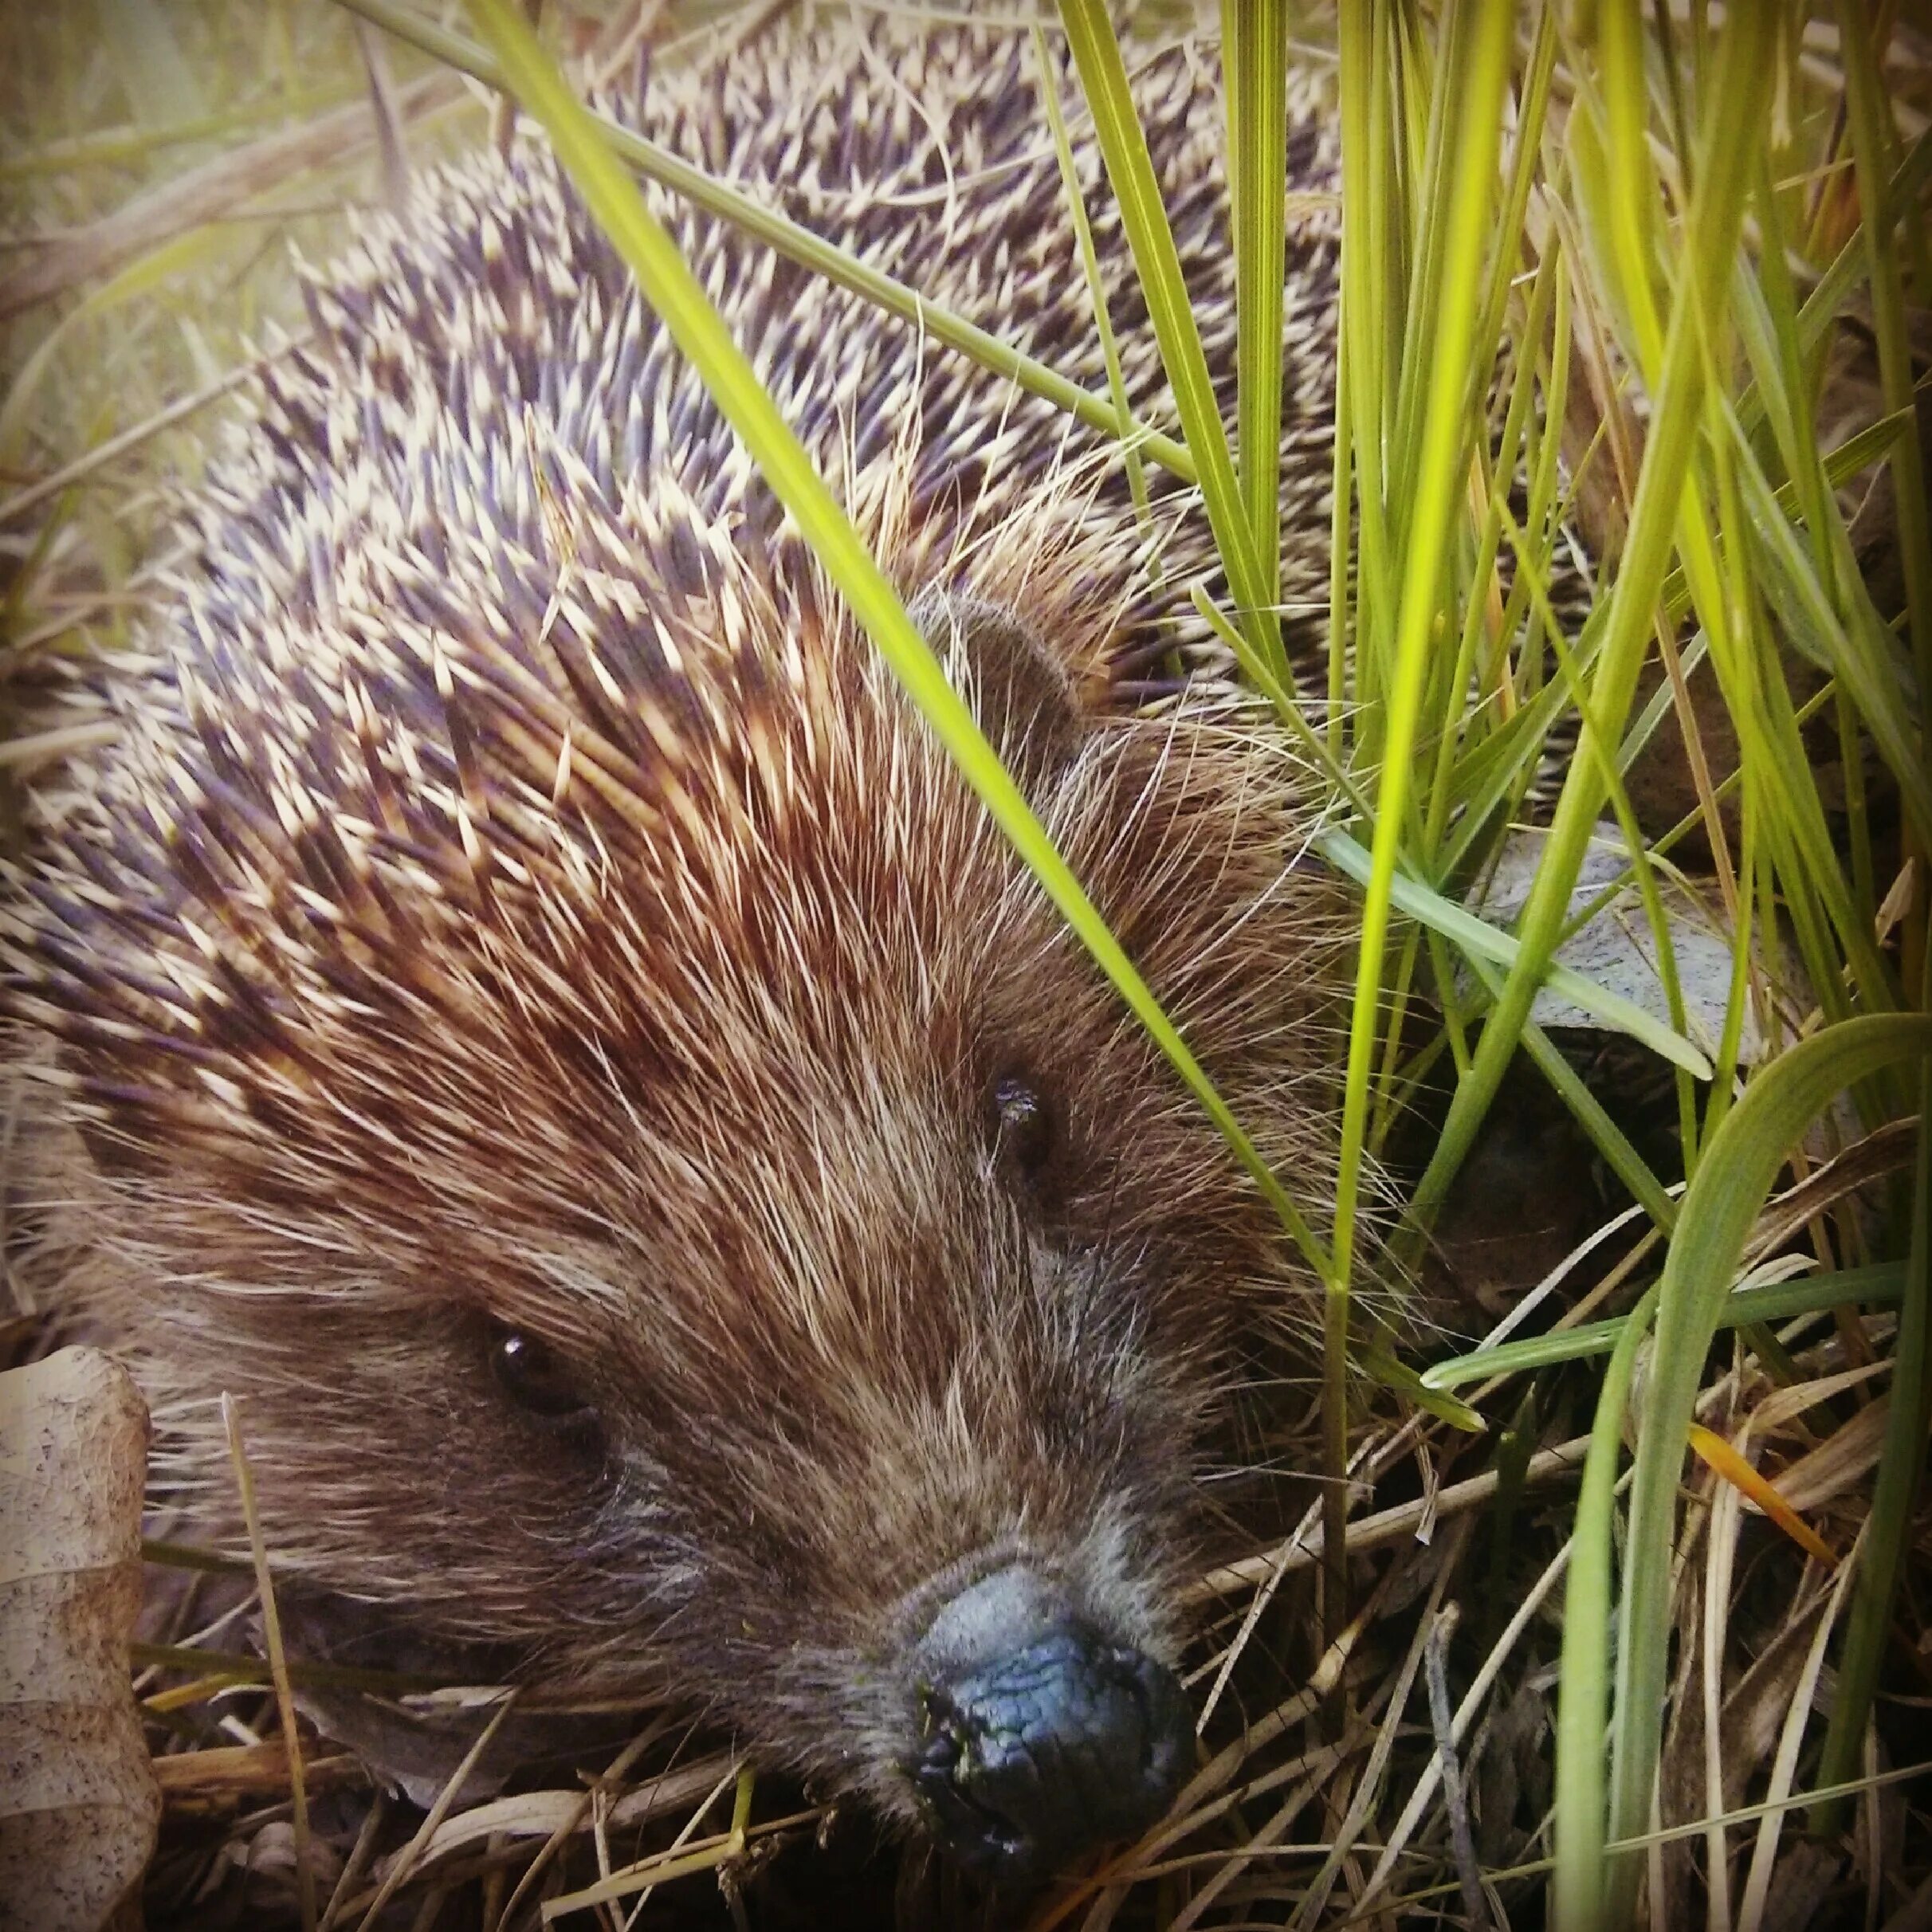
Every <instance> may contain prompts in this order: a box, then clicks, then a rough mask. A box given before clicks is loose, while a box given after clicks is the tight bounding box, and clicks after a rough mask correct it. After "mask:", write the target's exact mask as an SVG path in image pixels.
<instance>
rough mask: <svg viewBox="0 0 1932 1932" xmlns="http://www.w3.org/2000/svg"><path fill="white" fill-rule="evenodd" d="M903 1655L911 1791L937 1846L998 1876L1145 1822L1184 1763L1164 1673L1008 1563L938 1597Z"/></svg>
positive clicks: (1182, 1738)
mask: <svg viewBox="0 0 1932 1932" xmlns="http://www.w3.org/2000/svg"><path fill="white" fill-rule="evenodd" d="M914 1663H915V1672H916V1691H915V1694H916V1698H917V1704H918V1724H919V1739H918V1744H917V1749H916V1751H915V1753H914V1754H913V1757H911V1759H910V1760H909V1762H908V1763H907V1764H906V1765H905V1770H906V1773H907V1775H908V1777H909V1779H910V1781H911V1783H912V1786H913V1792H914V1793H915V1795H916V1797H917V1800H918V1802H919V1804H920V1807H921V1810H922V1811H923V1812H924V1813H925V1817H926V1820H927V1823H928V1824H929V1828H931V1830H932V1831H933V1835H934V1836H935V1837H936V1838H937V1840H938V1841H939V1843H940V1846H941V1847H942V1848H943V1849H944V1851H945V1852H947V1853H948V1855H950V1856H951V1857H952V1858H953V1859H956V1860H957V1861H958V1862H959V1863H961V1864H963V1865H967V1866H970V1867H974V1868H976V1869H978V1870H980V1871H984V1872H985V1873H987V1874H988V1875H989V1876H991V1877H992V1878H993V1879H995V1880H997V1881H998V1882H999V1883H1002V1884H1003V1885H1007V1886H1010V1887H1028V1886H1031V1885H1032V1884H1034V1883H1037V1882H1039V1880H1042V1879H1046V1878H1048V1877H1050V1876H1051V1875H1053V1874H1054V1872H1055V1871H1058V1870H1060V1869H1062V1868H1063V1867H1065V1866H1066V1865H1067V1864H1068V1863H1070V1861H1071V1860H1073V1859H1075V1858H1077V1857H1078V1856H1079V1855H1081V1854H1082V1852H1087V1851H1089V1850H1091V1849H1092V1848H1094V1847H1096V1846H1098V1845H1101V1844H1106V1843H1108V1842H1109V1841H1111V1840H1117V1839H1121V1838H1125V1837H1129V1836H1132V1835H1133V1834H1134V1833H1136V1832H1141V1831H1143V1830H1145V1828H1147V1827H1148V1826H1149V1825H1151V1824H1153V1823H1154V1822H1155V1821H1156V1820H1157V1819H1159V1818H1160V1816H1161V1815H1162V1813H1163V1812H1165V1811H1166V1810H1167V1808H1168V1805H1169V1804H1172V1801H1173V1800H1174V1797H1175V1796H1176V1793H1178V1792H1179V1790H1180V1785H1181V1783H1182V1781H1183V1780H1184V1777H1186V1774H1187V1773H1188V1769H1190V1768H1191V1767H1192V1764H1193V1761H1194V1722H1193V1714H1192V1710H1190V1708H1189V1706H1188V1699H1187V1695H1186V1694H1185V1692H1184V1691H1183V1690H1182V1689H1181V1687H1180V1681H1179V1679H1177V1678H1176V1676H1175V1675H1174V1673H1173V1672H1172V1671H1170V1670H1169V1669H1168V1667H1166V1666H1165V1665H1164V1664H1163V1663H1160V1662H1158V1661H1157V1660H1156V1659H1153V1658H1152V1657H1149V1656H1148V1655H1145V1653H1144V1652H1142V1651H1140V1650H1138V1649H1137V1648H1135V1647H1133V1645H1131V1644H1129V1643H1121V1642H1118V1641H1116V1640H1114V1639H1113V1638H1112V1637H1111V1636H1109V1635H1108V1633H1106V1632H1105V1631H1103V1630H1102V1629H1101V1628H1099V1626H1098V1624H1096V1623H1095V1622H1094V1621H1093V1620H1090V1618H1088V1617H1087V1616H1084V1615H1082V1613H1081V1612H1079V1611H1078V1609H1077V1608H1075V1606H1074V1604H1072V1602H1071V1601H1070V1600H1069V1599H1068V1598H1067V1596H1066V1594H1065V1593H1064V1592H1062V1591H1061V1590H1060V1589H1058V1588H1057V1587H1056V1586H1055V1585H1054V1584H1051V1583H1050V1582H1048V1581H1045V1580H1044V1579H1043V1578H1042V1577H1039V1575H1038V1574H1036V1573H1035V1572H1034V1571H1032V1570H1031V1569H1027V1567H1025V1566H1024V1565H1018V1564H1015V1565H1010V1566H1009V1567H1008V1568H1007V1569H1003V1570H999V1571H997V1572H995V1573H994V1574H993V1575H992V1576H990V1577H984V1578H982V1579H981V1580H980V1581H979V1582H977V1583H975V1584H972V1585H971V1586H970V1587H969V1588H966V1589H964V1590H963V1591H961V1592H960V1593H959V1594H958V1595H957V1596H955V1597H954V1598H952V1600H951V1601H950V1602H949V1603H948V1604H947V1605H946V1606H945V1607H944V1609H942V1610H941V1611H940V1613H939V1615H938V1616H937V1617H936V1618H935V1619H934V1620H933V1624H932V1627H931V1628H930V1629H929V1632H928V1633H927V1635H926V1636H925V1639H924V1641H923V1642H922V1643H921V1644H920V1645H919V1647H918V1649H917V1652H916V1654H915V1659H914Z"/></svg>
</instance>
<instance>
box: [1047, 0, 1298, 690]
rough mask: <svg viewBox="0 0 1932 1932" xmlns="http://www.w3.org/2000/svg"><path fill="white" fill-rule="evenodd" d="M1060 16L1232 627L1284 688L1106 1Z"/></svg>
mask: <svg viewBox="0 0 1932 1932" xmlns="http://www.w3.org/2000/svg"><path fill="white" fill-rule="evenodd" d="M1060 18H1061V21H1062V23H1063V25H1064V26H1065V27H1066V37H1067V41H1068V44H1069V45H1070V46H1071V47H1072V49H1073V53H1074V65H1075V66H1076V67H1077V68H1078V69H1079V73H1080V84H1081V86H1082V88H1084V89H1085V90H1086V100H1087V108H1088V111H1089V112H1090V113H1091V115H1092V116H1093V117H1094V134H1095V135H1096V137H1097V138H1098V140H1099V143H1100V151H1101V158H1102V159H1104V160H1105V163H1106V164H1107V179H1109V181H1110V182H1111V183H1113V194H1114V198H1115V200H1116V201H1117V202H1118V203H1119V205H1120V210H1121V227H1122V228H1123V229H1124V230H1125V233H1126V236H1127V242H1128V246H1129V248H1130V249H1132V251H1133V263H1134V269H1135V272H1136V273H1137V275H1138V276H1139V277H1140V282H1141V295H1142V296H1143V298H1144V299H1145V301H1146V304H1147V312H1148V320H1149V322H1150V323H1151V324H1152V325H1153V332H1154V340H1155V341H1156V343H1157V344H1159V345H1160V361H1161V366H1162V367H1163V368H1164V370H1165V371H1167V379H1168V387H1170V388H1171V389H1172V391H1173V392H1174V406H1175V408H1176V411H1177V413H1178V414H1179V415H1180V430H1181V436H1182V438H1183V440H1184V442H1185V443H1186V445H1187V448H1188V454H1189V455H1190V456H1191V457H1192V458H1193V461H1194V466H1195V469H1196V472H1197V473H1198V481H1199V482H1200V492H1201V502H1202V505H1203V507H1204V509H1206V511H1207V512H1208V524H1209V525H1210V526H1211V528H1212V529H1213V532H1214V540H1215V547H1216V548H1218V549H1219V552H1220V554H1221V561H1222V564H1223V567H1224V568H1225V569H1226V571H1227V583H1228V588H1229V590H1230V591H1231V592H1232V594H1233V596H1234V602H1235V621H1236V622H1238V623H1239V625H1240V626H1241V629H1242V631H1243V634H1245V635H1246V636H1247V639H1248V641H1249V642H1250V643H1251V644H1252V645H1253V646H1254V647H1255V650H1256V651H1257V653H1258V654H1259V655H1260V656H1261V658H1262V660H1263V661H1264V662H1266V663H1267V664H1268V665H1270V666H1271V667H1272V668H1273V670H1274V673H1275V676H1276V677H1277V678H1278V679H1279V680H1282V681H1286V677H1287V675H1288V663H1287V658H1286V652H1285V651H1284V650H1283V648H1282V636H1281V626H1280V624H1279V623H1278V622H1277V621H1276V619H1275V617H1274V601H1275V598H1274V592H1273V591H1271V590H1270V587H1269V583H1268V579H1267V577H1266V573H1265V572H1264V571H1263V570H1262V563H1261V553H1260V552H1259V549H1258V548H1257V547H1256V545H1255V536H1254V530H1253V528H1252V526H1251V524H1250V522H1249V520H1248V518H1247V513H1246V512H1245V510H1244V509H1243V502H1242V497H1241V490H1240V485H1239V481H1238V480H1237V479H1236V477H1235V464H1234V458H1233V457H1232V455H1231V454H1230V453H1229V450H1228V447H1227V425H1226V424H1225V423H1223V422H1222V420H1221V410H1220V406H1219V403H1218V402H1216V401H1215V393H1214V383H1213V380H1212V379H1211V377H1210V376H1209V375H1208V356H1207V353H1206V351H1204V349H1203V348H1202V347H1201V336H1200V328H1199V327H1198V326H1197V324H1196V322H1195V320H1194V309H1193V306H1192V303H1191V301H1190V300H1189V298H1188V284H1187V278H1186V277H1184V275H1183V274H1182V273H1181V268H1180V253H1179V251H1178V250H1177V249H1176V247H1175V245H1174V234H1173V230H1172V229H1170V228H1169V227H1168V219H1167V211H1166V210H1165V209H1164V207H1163V206H1161V201H1160V183H1159V182H1158V181H1157V180H1156V179H1155V176H1154V163H1153V156H1152V155H1149V152H1148V150H1147V135H1146V132H1145V130H1144V129H1143V128H1142V127H1141V121H1140V116H1139V115H1138V114H1137V112H1136V111H1135V108H1134V104H1133V92H1132V90H1131V88H1129V85H1128V82H1127V69H1126V66H1125V63H1124V62H1123V61H1122V60H1121V49H1120V44H1119V42H1118V41H1116V40H1115V38H1114V37H1113V26H1111V24H1110V23H1109V20H1108V18H1107V10H1106V6H1105V0H1061V7H1060ZM1283 192H1284V194H1285V193H1286V187H1285V186H1284V189H1283Z"/></svg>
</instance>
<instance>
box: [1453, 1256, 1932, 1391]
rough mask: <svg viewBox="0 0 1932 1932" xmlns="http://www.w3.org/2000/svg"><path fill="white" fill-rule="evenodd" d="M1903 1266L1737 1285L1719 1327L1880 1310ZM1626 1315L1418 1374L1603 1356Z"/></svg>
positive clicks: (1458, 1375)
mask: <svg viewBox="0 0 1932 1932" xmlns="http://www.w3.org/2000/svg"><path fill="white" fill-rule="evenodd" d="M1904 1294H1905V1264H1904V1263H1903V1262H1897V1261H1879V1262H1873V1263H1872V1264H1871V1266H1868V1267H1863V1268H1840V1269H1835V1270H1833V1271H1832V1273H1830V1274H1806V1275H1801V1276H1800V1277H1799V1278H1797V1280H1795V1281H1789V1282H1765V1283H1763V1284H1761V1286H1758V1287H1756V1288H1739V1289H1736V1290H1734V1291H1733V1292H1732V1293H1731V1294H1728V1295H1726V1297H1725V1298H1724V1302H1723V1304H1722V1306H1721V1307H1720V1308H1719V1310H1718V1321H1717V1325H1718V1328H1719V1329H1734V1328H1747V1327H1749V1325H1750V1324H1751V1323H1753V1321H1790V1320H1791V1319H1792V1317H1793V1316H1796V1315H1815V1314H1820V1313H1822V1312H1823V1311H1824V1310H1827V1309H1832V1308H1848V1307H1852V1306H1866V1307H1871V1308H1883V1307H1887V1306H1890V1305H1891V1303H1892V1302H1897V1301H1900V1300H1902V1299H1903V1298H1904ZM1629 1324H1630V1317H1628V1315H1617V1316H1614V1317H1612V1318H1611V1319H1610V1320H1609V1321H1588V1322H1585V1323H1584V1324H1583V1325H1582V1326H1581V1327H1579V1328H1573V1329H1560V1330H1558V1331H1557V1333H1553V1334H1549V1335H1532V1336H1531V1337H1530V1338H1529V1339H1528V1340H1527V1341H1506V1342H1502V1343H1499V1344H1498V1345H1497V1346H1496V1347H1495V1348H1493V1349H1476V1350H1475V1351H1474V1352H1473V1353H1471V1354H1468V1355H1458V1356H1454V1357H1451V1359H1450V1360H1449V1361H1443V1362H1431V1364H1430V1365H1429V1366H1428V1367H1427V1369H1423V1372H1422V1382H1423V1387H1424V1388H1459V1387H1460V1386H1461V1384H1463V1383H1465V1382H1482V1381H1486V1380H1488V1379H1489V1378H1490V1376H1498V1375H1521V1374H1522V1373H1523V1372H1525V1371H1526V1370H1528V1369H1549V1368H1553V1367H1554V1366H1555V1365H1557V1363H1559V1362H1576V1361H1586V1360H1588V1358H1589V1357H1591V1356H1593V1355H1608V1353H1610V1351H1611V1350H1612V1349H1614V1348H1615V1347H1616V1345H1617V1342H1618V1340H1619V1339H1620V1337H1621V1336H1622V1334H1623V1333H1624V1329H1626V1328H1627V1327H1628V1326H1629Z"/></svg>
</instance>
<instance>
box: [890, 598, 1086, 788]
mask: <svg viewBox="0 0 1932 1932" xmlns="http://www.w3.org/2000/svg"><path fill="white" fill-rule="evenodd" d="M906 609H907V614H908V615H909V616H910V617H911V618H912V620H913V622H914V623H915V624H917V626H919V630H920V634H921V636H922V637H924V638H925V641H926V642H927V643H929V645H931V646H932V647H933V650H934V651H935V652H936V653H937V655H938V658H939V660H940V662H941V663H942V664H943V665H944V666H945V667H946V675H947V676H948V677H949V678H950V679H951V680H952V685H953V687H954V689H956V690H957V691H958V692H959V693H960V694H961V696H963V697H964V698H965V700H966V701H967V703H968V705H971V706H972V714H973V716H974V717H975V718H976V719H977V720H978V721H979V725H980V730H982V731H983V732H985V733H986V735H987V736H988V738H989V739H991V740H992V744H993V748H994V749H995V750H996V751H997V752H999V756H1001V758H1003V760H1005V761H1006V764H1007V767H1008V768H1009V769H1010V770H1011V772H1013V774H1014V776H1015V777H1016V778H1018V779H1019V781H1020V783H1021V784H1022V785H1023V786H1024V787H1026V789H1027V791H1029V792H1034V793H1039V792H1044V791H1050V790H1051V789H1052V788H1053V787H1054V785H1055V784H1056V783H1058V780H1059V779H1060V777H1061V776H1062V773H1063V772H1065V771H1066V768H1067V767H1068V766H1069V765H1070V764H1072V763H1073V761H1074V757H1075V756H1076V755H1077V754H1078V752H1079V749H1080V745H1081V740H1082V739H1083V738H1084V737H1085V736H1086V720H1085V718H1084V717H1083V716H1082V712H1081V708H1080V701H1079V699H1078V697H1077V696H1076V695H1075V693H1074V685H1073V681H1072V680H1071V679H1070V677H1068V676H1067V674H1066V670H1065V668H1064V667H1063V666H1062V664H1061V662H1060V661H1059V659H1058V657H1057V656H1056V655H1055V654H1054V652H1053V650H1052V649H1051V648H1050V646H1048V645H1047V642H1045V641H1044V640H1043V638H1040V637H1039V635H1038V634H1036V633H1035V631H1034V630H1033V629H1032V628H1031V626H1029V625H1028V624H1027V623H1026V622H1024V620H1023V619H1022V618H1020V617H1019V616H1018V615H1016V614H1015V612H1014V611H1011V610H1010V609H1008V608H1007V607H1006V606H1005V605H1004V604H998V603H992V602H990V601H989V600H988V599H986V598H984V597H975V596H973V595H971V594H969V593H968V592H966V591H955V590H951V589H948V587H946V586H945V585H944V584H939V583H929V584H928V585H927V586H926V587H925V589H924V590H922V591H921V592H920V593H919V595H917V597H915V598H914V599H913V600H912V602H911V603H910V604H909V605H908V606H907V607H906Z"/></svg>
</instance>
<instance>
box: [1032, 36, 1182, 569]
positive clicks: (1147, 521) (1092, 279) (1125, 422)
mask: <svg viewBox="0 0 1932 1932" xmlns="http://www.w3.org/2000/svg"><path fill="white" fill-rule="evenodd" d="M1032 40H1033V65H1034V67H1035V69H1036V70H1037V71H1038V73H1039V77H1040V104H1041V105H1042V106H1043V108H1045V109H1046V111H1047V128H1048V129H1049V131H1050V132H1051V134H1052V135H1053V152H1054V160H1055V161H1056V162H1058V164H1059V169H1060V186H1061V187H1062V189H1063V190H1065V191H1066V212H1067V214H1068V216H1069V218H1070V219H1071V220H1072V222H1073V224H1074V241H1076V242H1077V243H1078V245H1079V249H1080V272H1081V273H1082V275H1084V276H1085V277H1086V285H1087V300H1089V301H1090V302H1091V303H1092V304H1093V305H1094V333H1095V334H1096V335H1098V336H1099V338H1100V352H1101V359H1102V360H1103V361H1104V362H1105V363H1106V365H1107V394H1108V395H1109V396H1110V397H1111V398H1112V399H1113V410H1114V415H1115V418H1116V420H1117V434H1118V435H1119V437H1120V441H1121V466H1122V468H1124V469H1125V471H1126V472H1127V492H1128V494H1129V496H1131V497H1133V511H1134V515H1135V516H1136V517H1137V519H1138V520H1139V522H1140V525H1141V529H1142V530H1143V531H1145V530H1148V529H1149V528H1152V524H1153V505H1152V504H1151V502H1150V501H1149V497H1148V494H1147V469H1146V465H1145V464H1144V463H1143V462H1142V461H1141V449H1140V445H1139V444H1138V443H1137V442H1135V441H1134V440H1133V438H1134V420H1133V410H1132V409H1130V408H1129V406H1128V402H1127V379H1126V377H1125V375H1124V374H1122V372H1121V347H1120V344H1119V342H1118V341H1117V340H1116V339H1115V336H1114V333H1113V317H1112V316H1111V315H1109V312H1108V309H1107V285H1106V283H1105V281H1104V280H1103V279H1102V277H1101V272H1100V257H1099V256H1098V254H1097V253H1095V252H1094V225H1093V223H1092V222H1090V221H1089V220H1088V219H1087V211H1086V197H1085V196H1084V195H1083V194H1082V193H1081V191H1080V176H1079V173H1078V170H1077V168H1076V167H1075V166H1074V144H1073V143H1072V141H1071V140H1070V139H1069V138H1068V136H1067V132H1066V115H1065V114H1063V113H1062V112H1061V110H1060V86H1059V77H1058V76H1057V75H1056V74H1055V73H1054V70H1053V57H1052V56H1051V55H1050V53H1048V52H1047V36H1046V34H1045V33H1043V31H1042V30H1041V29H1040V28H1039V26H1037V25H1036V26H1035V27H1034V29H1033V33H1032Z"/></svg>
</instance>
